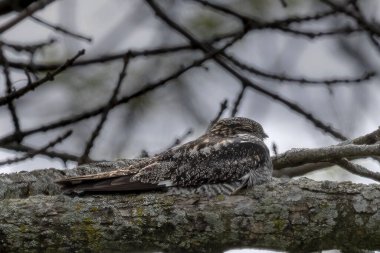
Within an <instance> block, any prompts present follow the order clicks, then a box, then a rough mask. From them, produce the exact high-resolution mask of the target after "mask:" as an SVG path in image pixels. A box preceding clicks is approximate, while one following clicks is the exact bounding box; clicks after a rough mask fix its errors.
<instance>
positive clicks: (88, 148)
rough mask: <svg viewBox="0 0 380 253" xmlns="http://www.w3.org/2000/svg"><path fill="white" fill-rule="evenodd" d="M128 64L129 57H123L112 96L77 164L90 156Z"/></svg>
mask: <svg viewBox="0 0 380 253" xmlns="http://www.w3.org/2000/svg"><path fill="white" fill-rule="evenodd" d="M128 62H129V55H126V56H125V57H124V61H123V67H122V69H121V72H120V74H119V79H118V80H117V83H116V86H115V88H114V90H113V91H112V95H111V97H110V99H109V101H108V103H107V106H105V107H104V109H103V112H102V114H101V116H100V120H99V123H98V125H97V126H96V128H95V130H94V131H93V132H92V134H91V137H90V139H89V140H88V141H87V144H86V147H85V149H84V152H83V154H82V156H81V157H80V159H79V161H78V163H79V164H82V163H86V162H88V157H89V154H90V151H91V149H92V147H93V146H94V143H95V140H96V138H97V137H98V136H99V134H100V131H101V130H102V128H103V125H104V123H105V122H106V119H107V116H108V114H109V112H110V110H111V109H112V108H113V106H112V105H113V104H114V103H115V102H116V100H117V95H118V94H119V91H120V88H121V84H122V83H123V80H124V78H125V76H126V73H127V66H128Z"/></svg>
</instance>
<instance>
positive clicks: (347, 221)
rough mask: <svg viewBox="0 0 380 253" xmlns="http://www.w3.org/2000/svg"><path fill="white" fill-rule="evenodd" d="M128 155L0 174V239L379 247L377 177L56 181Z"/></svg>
mask: <svg viewBox="0 0 380 253" xmlns="http://www.w3.org/2000/svg"><path fill="white" fill-rule="evenodd" d="M132 162H133V161H132ZM128 163H131V161H128V160H120V161H117V162H112V163H102V164H100V165H99V164H98V165H93V166H88V165H86V166H81V167H79V168H78V169H77V170H67V171H58V170H55V169H49V170H41V171H33V172H30V173H29V172H26V173H17V174H9V175H2V176H0V182H1V183H2V184H0V193H1V196H0V234H1V237H0V238H1V239H0V249H1V250H2V251H6V252H22V251H25V250H28V251H29V252H38V251H40V250H41V249H47V248H48V249H50V250H52V251H70V252H74V251H78V250H83V251H99V252H109V251H112V252H130V251H143V250H146V251H147V250H151V251H153V250H156V251H157V250H161V251H165V252H221V251H223V250H227V249H230V248H234V247H242V246H244V247H260V248H270V249H276V250H287V251H297V252H308V251H319V250H326V249H345V248H346V247H357V248H363V249H372V250H375V249H380V240H379V238H380V211H379V208H380V204H379V203H380V201H379V200H380V186H379V185H375V184H373V185H361V184H353V183H349V182H344V183H336V182H329V181H323V182H316V181H312V180H309V179H306V178H303V179H299V180H290V181H285V180H274V181H273V182H271V183H269V184H266V185H261V186H257V187H255V188H254V189H253V190H248V191H246V192H243V193H242V194H241V195H239V196H217V197H212V198H208V197H207V196H200V195H196V196H195V195H191V196H179V195H168V194H166V193H160V192H151V193H145V194H138V195H136V194H129V195H128V194H112V195H86V196H82V197H69V196H64V195H61V194H60V190H59V187H58V186H57V185H55V184H54V183H53V181H54V180H57V179H59V178H62V177H63V176H64V174H67V175H74V174H86V173H94V172H100V171H105V170H109V169H110V168H115V166H116V167H120V166H125V165H126V164H128ZM16 193H18V194H16ZM41 194H44V195H45V196H43V195H41Z"/></svg>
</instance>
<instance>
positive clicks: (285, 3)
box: [280, 0, 288, 8]
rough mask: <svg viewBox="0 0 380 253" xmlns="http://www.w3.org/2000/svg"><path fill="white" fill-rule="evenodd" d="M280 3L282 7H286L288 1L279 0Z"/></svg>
mask: <svg viewBox="0 0 380 253" xmlns="http://www.w3.org/2000/svg"><path fill="white" fill-rule="evenodd" d="M280 3H281V5H282V7H284V8H286V7H288V3H287V2H286V0H280Z"/></svg>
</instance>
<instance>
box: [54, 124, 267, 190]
mask: <svg viewBox="0 0 380 253" xmlns="http://www.w3.org/2000/svg"><path fill="white" fill-rule="evenodd" d="M266 137H267V135H266V134H265V133H264V130H263V128H262V126H261V125H260V124H259V123H257V122H255V121H253V120H250V119H247V118H242V117H235V118H225V119H221V120H219V121H218V122H216V123H215V124H214V125H212V126H211V127H210V128H209V129H208V130H207V132H206V133H205V134H204V135H202V136H201V137H199V138H198V139H196V140H194V141H190V142H188V143H185V144H183V145H181V146H177V147H174V148H172V149H169V150H167V151H164V152H163V153H160V154H158V155H156V156H154V157H152V158H149V159H146V160H143V161H141V162H139V163H137V164H134V165H131V166H129V167H126V168H122V169H118V170H114V171H110V172H104V173H98V174H93V175H85V176H78V177H71V178H66V179H63V180H60V181H58V182H57V183H59V184H61V185H63V186H64V190H65V191H66V192H67V193H70V192H71V193H82V192H138V191H147V190H156V189H168V190H172V191H174V192H176V191H179V190H181V189H182V190H187V191H190V192H193V193H194V192H199V193H200V192H205V193H207V194H208V195H216V194H234V193H236V192H238V191H239V190H240V189H242V188H244V187H253V186H254V185H258V184H262V183H265V182H268V181H269V180H270V179H271V175H272V170H273V169H272V162H271V159H270V156H269V151H268V148H267V147H266V145H265V144H264V142H263V140H264V138H266Z"/></svg>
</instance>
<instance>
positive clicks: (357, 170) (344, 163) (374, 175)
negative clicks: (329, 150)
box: [335, 158, 380, 182]
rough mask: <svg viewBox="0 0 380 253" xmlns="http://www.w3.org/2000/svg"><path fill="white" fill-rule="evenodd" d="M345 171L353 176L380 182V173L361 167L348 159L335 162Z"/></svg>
mask: <svg viewBox="0 0 380 253" xmlns="http://www.w3.org/2000/svg"><path fill="white" fill-rule="evenodd" d="M335 163H336V164H338V165H339V166H340V167H342V168H343V169H345V170H347V171H349V172H351V173H352V174H355V175H358V176H361V177H366V178H369V179H372V180H375V181H377V182H380V173H378V172H374V171H370V170H369V169H367V168H365V167H364V166H361V165H360V164H355V163H352V162H350V161H349V160H347V159H346V158H343V159H340V160H338V161H336V162H335Z"/></svg>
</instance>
